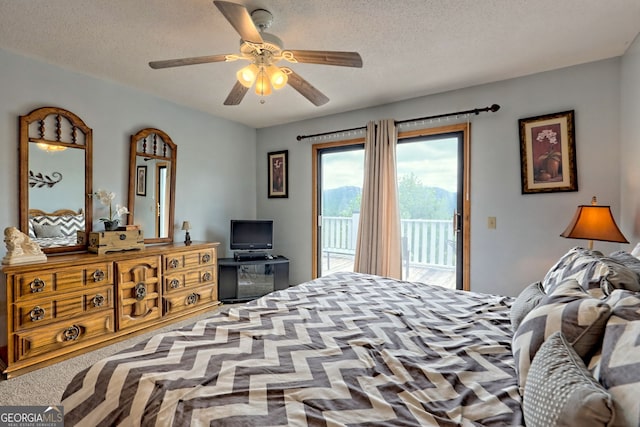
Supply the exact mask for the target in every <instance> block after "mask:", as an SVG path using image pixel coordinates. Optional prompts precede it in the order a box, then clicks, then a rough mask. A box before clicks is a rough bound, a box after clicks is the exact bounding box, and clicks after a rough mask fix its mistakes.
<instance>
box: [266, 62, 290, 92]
mask: <svg viewBox="0 0 640 427" xmlns="http://www.w3.org/2000/svg"><path fill="white" fill-rule="evenodd" d="M267 75H268V76H269V81H270V82H271V85H272V86H273V88H274V89H275V90H278V89H282V88H283V87H285V86H286V85H287V80H288V79H289V78H288V77H287V74H286V73H285V72H283V71H282V70H281V69H280V68H279V67H276V66H275V65H269V66H268V67H267Z"/></svg>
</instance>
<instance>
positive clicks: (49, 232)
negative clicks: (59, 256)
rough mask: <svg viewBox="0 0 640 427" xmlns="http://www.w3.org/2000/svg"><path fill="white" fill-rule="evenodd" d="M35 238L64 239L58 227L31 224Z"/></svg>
mask: <svg viewBox="0 0 640 427" xmlns="http://www.w3.org/2000/svg"><path fill="white" fill-rule="evenodd" d="M33 230H34V231H35V233H36V237H38V238H44V237H64V236H63V235H62V230H61V229H60V226H59V225H46V224H33Z"/></svg>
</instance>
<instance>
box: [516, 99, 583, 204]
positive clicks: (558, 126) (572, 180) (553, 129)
mask: <svg viewBox="0 0 640 427" xmlns="http://www.w3.org/2000/svg"><path fill="white" fill-rule="evenodd" d="M518 125H519V127H520V169H521V174H522V194H527V193H552V192H557V191H578V171H577V166H576V141H575V136H574V127H575V124H574V112H573V110H571V111H563V112H561V113H553V114H546V115H543V116H536V117H528V118H524V119H520V120H518Z"/></svg>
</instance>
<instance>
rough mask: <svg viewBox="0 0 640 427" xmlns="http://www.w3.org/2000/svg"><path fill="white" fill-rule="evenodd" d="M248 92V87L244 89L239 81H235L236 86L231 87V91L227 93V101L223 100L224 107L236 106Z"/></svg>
mask: <svg viewBox="0 0 640 427" xmlns="http://www.w3.org/2000/svg"><path fill="white" fill-rule="evenodd" d="M248 91H249V88H248V87H245V86H243V85H241V84H240V82H239V81H236V84H235V85H233V89H231V92H229V95H228V96H227V99H225V100H224V105H238V104H240V103H241V102H242V98H244V96H245V95H246V93H247V92H248Z"/></svg>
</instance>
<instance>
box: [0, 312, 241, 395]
mask: <svg viewBox="0 0 640 427" xmlns="http://www.w3.org/2000/svg"><path fill="white" fill-rule="evenodd" d="M233 305H234V304H225V305H224V306H219V307H217V308H216V309H214V310H213V311H208V312H206V313H202V314H199V315H197V316H194V317H189V318H188V319H185V320H182V321H180V322H176V323H172V324H171V325H167V326H165V327H162V328H160V329H154V330H153V331H150V332H146V333H144V334H141V335H137V336H136V337H133V338H131V339H128V340H125V341H120V342H118V343H115V344H112V345H109V346H107V347H103V348H100V349H98V350H94V351H92V352H89V353H85V354H82V355H80V356H76V357H73V358H71V359H68V360H65V361H63V362H59V363H56V364H54V365H51V366H48V367H46V368H42V369H38V370H36V371H33V372H29V373H27V374H24V375H20V376H17V377H15V378H10V379H8V380H0V406H30V405H38V406H52V405H59V404H60V400H61V398H62V393H63V392H64V389H65V387H66V386H67V384H68V383H69V382H70V381H71V379H73V377H74V376H75V375H76V374H77V373H78V372H80V371H82V370H83V369H86V368H88V367H89V366H91V365H92V364H94V363H95V362H97V361H98V360H100V359H102V358H104V357H106V356H110V355H112V354H114V353H117V352H118V351H120V350H123V349H125V348H128V347H130V346H132V345H134V344H136V343H138V342H140V341H142V340H145V339H147V338H150V337H151V336H153V335H155V334H157V333H158V332H163V331H168V330H172V329H176V328H179V327H182V326H186V325H190V324H192V323H194V322H196V321H197V320H200V319H202V318H205V317H209V316H211V315H212V314H213V313H216V312H217V311H219V310H227V309H228V308H229V307H230V306H233Z"/></svg>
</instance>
